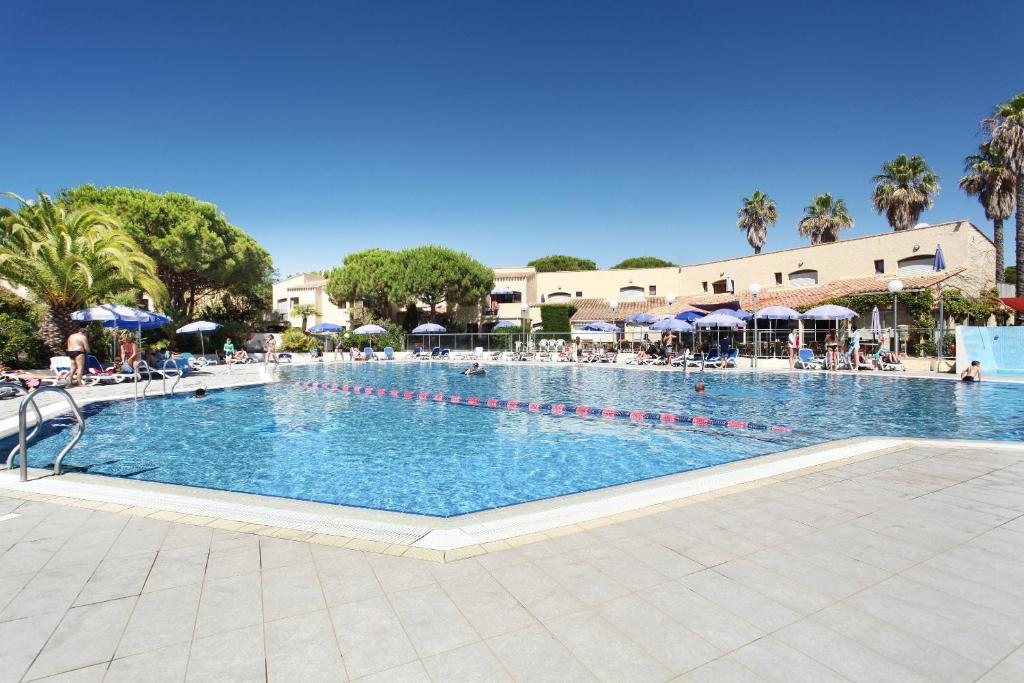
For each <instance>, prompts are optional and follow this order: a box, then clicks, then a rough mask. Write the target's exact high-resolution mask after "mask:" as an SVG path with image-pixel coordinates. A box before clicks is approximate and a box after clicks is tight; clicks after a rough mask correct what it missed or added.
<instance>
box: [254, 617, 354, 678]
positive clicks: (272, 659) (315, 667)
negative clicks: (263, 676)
mask: <svg viewBox="0 0 1024 683" xmlns="http://www.w3.org/2000/svg"><path fill="white" fill-rule="evenodd" d="M266 646H267V673H268V678H269V680H271V681H276V682H284V681H294V682H295V683H314V682H316V683H319V682H322V683H330V682H335V681H346V680H348V676H347V674H346V673H345V666H344V665H343V664H342V661H341V652H340V650H339V649H338V641H337V639H336V638H335V637H334V625H333V624H332V623H331V617H330V614H328V612H327V610H321V611H319V612H309V613H308V614H300V615H298V616H294V617H287V618H285V619H279V620H277V621H271V622H268V623H267V625H266Z"/></svg>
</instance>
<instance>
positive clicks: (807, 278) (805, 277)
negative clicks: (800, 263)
mask: <svg viewBox="0 0 1024 683" xmlns="http://www.w3.org/2000/svg"><path fill="white" fill-rule="evenodd" d="M789 284H790V286H791V287H807V286H809V285H816V284H818V271H816V270H794V271H793V272H792V273H790V274H789Z"/></svg>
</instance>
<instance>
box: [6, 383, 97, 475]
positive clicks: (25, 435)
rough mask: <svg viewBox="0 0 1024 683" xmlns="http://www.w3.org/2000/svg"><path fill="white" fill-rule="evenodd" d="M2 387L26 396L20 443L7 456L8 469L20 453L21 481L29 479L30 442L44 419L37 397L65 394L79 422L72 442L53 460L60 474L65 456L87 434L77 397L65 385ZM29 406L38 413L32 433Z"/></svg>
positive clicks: (20, 419) (20, 413)
mask: <svg viewBox="0 0 1024 683" xmlns="http://www.w3.org/2000/svg"><path fill="white" fill-rule="evenodd" d="M0 387H6V388H12V389H15V390H16V391H18V392H19V393H22V394H24V395H25V398H23V399H21V405H20V406H18V445H17V446H15V447H14V448H13V449H11V452H10V454H9V455H8V456H7V469H14V456H15V455H19V462H18V464H19V466H20V468H21V476H20V479H21V481H28V444H29V442H31V441H32V440H33V439H35V438H36V436H38V435H39V430H40V429H41V428H42V426H43V421H44V420H43V415H42V413H40V412H39V406H38V405H37V404H36V398H37V397H38V396H39V395H40V394H46V393H54V394H59V395H60V396H63V397H64V399H65V400H66V401H67V403H68V407H69V408H70V409H71V414H72V415H74V417H75V421H76V422H78V429H77V430H75V435H74V436H73V437H71V442H70V443H68V445H67V446H65V447H64V448H63V450H61V452H60V453H58V454H57V459H56V460H54V462H53V473H54V474H55V475H57V474H60V466H61V463H62V462H63V461H64V456H65V455H67V454H68V452H70V451H71V449H72V448H74V447H75V446H77V445H78V442H79V441H81V439H82V435H83V434H85V418H84V417H82V411H81V410H79V408H78V404H77V403H75V399H73V398H72V397H71V394H69V393H68V392H67V391H66V390H65V389H64V388H63V387H56V386H50V387H39V388H37V389H35V390H34V391H33V392H31V393H29V391H28V390H27V389H25V387H23V386H21V385H20V384H18V383H17V382H0ZM29 406H31V407H32V411H33V412H34V413H35V415H36V424H35V427H34V428H33V429H32V432H31V433H29V431H28V409H29Z"/></svg>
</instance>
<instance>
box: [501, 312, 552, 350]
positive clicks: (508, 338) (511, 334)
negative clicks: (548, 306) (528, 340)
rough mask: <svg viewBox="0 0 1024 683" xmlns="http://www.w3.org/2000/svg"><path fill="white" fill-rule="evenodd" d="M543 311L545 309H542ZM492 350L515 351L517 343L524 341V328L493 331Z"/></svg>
mask: <svg viewBox="0 0 1024 683" xmlns="http://www.w3.org/2000/svg"><path fill="white" fill-rule="evenodd" d="M541 310H543V309H541ZM491 334H492V335H494V336H492V337H491V348H492V349H495V350H506V351H514V350H515V348H516V342H517V341H522V339H523V328H522V327H501V328H498V329H496V330H491Z"/></svg>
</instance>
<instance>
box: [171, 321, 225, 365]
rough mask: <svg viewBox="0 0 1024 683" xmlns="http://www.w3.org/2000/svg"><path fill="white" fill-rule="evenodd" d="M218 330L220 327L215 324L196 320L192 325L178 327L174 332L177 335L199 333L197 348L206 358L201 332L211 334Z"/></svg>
mask: <svg viewBox="0 0 1024 683" xmlns="http://www.w3.org/2000/svg"><path fill="white" fill-rule="evenodd" d="M217 329H220V325H218V324H217V323H211V322H207V321H206V320H197V321H195V322H194V323H189V324H188V325H185V326H183V327H179V328H178V329H177V330H175V331H176V332H177V333H178V334H196V333H197V332H198V333H199V348H200V349H201V350H202V354H203V356H204V357H205V356H206V343H205V342H204V341H203V332H213V331H214V330H217Z"/></svg>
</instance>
